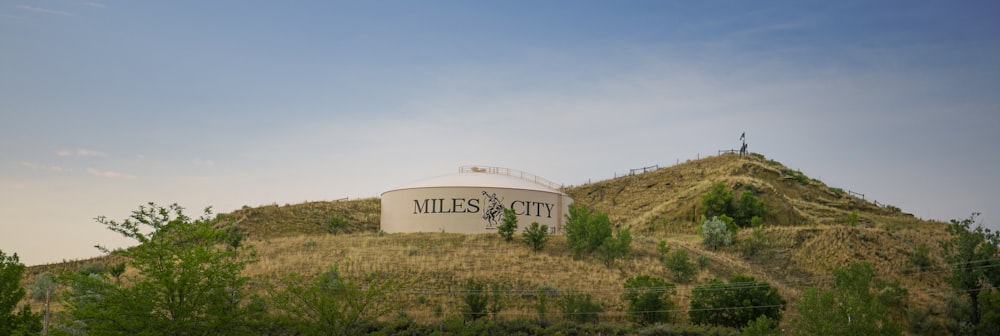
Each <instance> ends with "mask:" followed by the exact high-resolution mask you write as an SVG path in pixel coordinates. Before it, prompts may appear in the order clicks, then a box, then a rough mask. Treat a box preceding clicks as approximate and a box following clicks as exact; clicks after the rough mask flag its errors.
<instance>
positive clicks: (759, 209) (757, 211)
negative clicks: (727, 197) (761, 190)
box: [733, 191, 768, 227]
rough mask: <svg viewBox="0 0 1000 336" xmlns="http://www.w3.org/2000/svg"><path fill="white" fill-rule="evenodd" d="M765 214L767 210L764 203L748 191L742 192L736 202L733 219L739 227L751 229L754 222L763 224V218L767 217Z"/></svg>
mask: <svg viewBox="0 0 1000 336" xmlns="http://www.w3.org/2000/svg"><path fill="white" fill-rule="evenodd" d="M767 213H768V209H767V205H766V204H764V201H761V200H760V199H759V198H757V197H756V196H754V195H753V193H751V192H750V191H744V192H743V194H741V195H740V199H739V200H738V201H737V202H736V211H735V212H734V213H733V219H734V220H735V222H736V225H739V226H740V227H751V226H754V221H755V220H756V221H758V222H759V223H763V218H764V217H767Z"/></svg>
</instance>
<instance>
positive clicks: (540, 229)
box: [521, 222, 549, 251]
mask: <svg viewBox="0 0 1000 336" xmlns="http://www.w3.org/2000/svg"><path fill="white" fill-rule="evenodd" d="M521 239H524V243H525V244H528V246H531V249H532V250H534V251H541V250H542V248H544V247H545V243H547V242H548V241H549V226H548V225H538V222H532V223H531V225H530V226H528V227H526V228H524V234H523V235H522V236H521Z"/></svg>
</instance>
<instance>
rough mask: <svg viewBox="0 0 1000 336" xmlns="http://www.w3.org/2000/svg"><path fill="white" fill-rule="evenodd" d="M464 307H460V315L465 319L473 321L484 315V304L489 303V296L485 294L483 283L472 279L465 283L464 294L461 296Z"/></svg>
mask: <svg viewBox="0 0 1000 336" xmlns="http://www.w3.org/2000/svg"><path fill="white" fill-rule="evenodd" d="M462 300H463V301H464V302H465V307H462V316H463V318H464V319H465V320H466V321H475V320H478V319H479V318H480V317H483V316H486V306H487V305H488V304H489V297H488V296H487V295H486V289H485V285H484V284H483V283H481V282H478V281H476V280H473V279H469V281H468V282H466V283H465V295H463V296H462Z"/></svg>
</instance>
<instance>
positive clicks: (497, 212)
mask: <svg viewBox="0 0 1000 336" xmlns="http://www.w3.org/2000/svg"><path fill="white" fill-rule="evenodd" d="M483 196H486V200H487V205H486V209H485V210H483V219H484V220H486V222H487V223H489V225H487V226H486V227H487V228H492V227H495V226H497V223H498V222H499V221H500V218H502V217H503V209H504V207H503V199H497V194H496V193H493V194H490V193H487V192H486V191H485V190H484V191H483Z"/></svg>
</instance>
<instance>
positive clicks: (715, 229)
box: [698, 216, 735, 250]
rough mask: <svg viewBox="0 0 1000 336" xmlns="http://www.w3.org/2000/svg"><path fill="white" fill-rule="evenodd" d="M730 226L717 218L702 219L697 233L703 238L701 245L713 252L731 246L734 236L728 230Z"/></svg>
mask: <svg viewBox="0 0 1000 336" xmlns="http://www.w3.org/2000/svg"><path fill="white" fill-rule="evenodd" d="M723 218H725V217H723ZM730 226H731V225H730V224H729V223H727V222H726V221H725V220H723V219H720V218H719V217H718V216H713V217H712V219H703V220H702V224H701V227H699V228H698V229H699V230H698V232H699V233H700V234H701V236H702V238H703V240H702V243H703V244H705V246H707V247H708V248H710V249H713V250H718V249H719V248H721V247H724V246H729V245H732V244H733V237H734V236H735V234H734V233H733V232H732V231H731V230H730V229H731V228H730Z"/></svg>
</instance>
